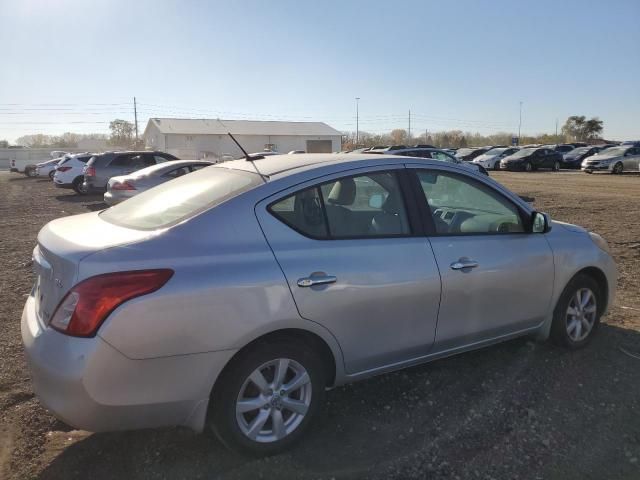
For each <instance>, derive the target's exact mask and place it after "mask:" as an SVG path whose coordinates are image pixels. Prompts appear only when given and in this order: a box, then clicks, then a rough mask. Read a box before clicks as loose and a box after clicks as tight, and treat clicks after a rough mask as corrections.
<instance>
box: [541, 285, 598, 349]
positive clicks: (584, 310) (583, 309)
mask: <svg viewBox="0 0 640 480" xmlns="http://www.w3.org/2000/svg"><path fill="white" fill-rule="evenodd" d="M603 301H604V299H603V296H602V292H601V291H600V286H599V285H598V282H596V281H595V280H594V279H593V278H592V277H590V276H589V275H585V274H578V275H576V276H575V277H573V278H572V279H571V281H570V282H569V283H568V284H567V286H566V287H565V289H564V291H563V292H562V295H561V296H560V299H559V300H558V303H557V305H556V308H555V310H554V311H553V322H552V324H551V339H552V340H553V341H554V342H555V343H557V344H558V345H562V346H564V347H567V348H570V349H578V348H582V347H584V346H585V345H586V344H587V343H589V341H590V340H591V338H592V337H593V334H594V333H595V331H596V330H597V328H598V325H599V323H600V316H601V315H602V308H603V306H604V304H603Z"/></svg>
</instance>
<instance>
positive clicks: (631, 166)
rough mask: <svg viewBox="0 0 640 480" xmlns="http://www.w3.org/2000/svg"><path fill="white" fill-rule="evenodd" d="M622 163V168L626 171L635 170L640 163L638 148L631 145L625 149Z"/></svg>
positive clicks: (639, 149) (639, 150)
mask: <svg viewBox="0 0 640 480" xmlns="http://www.w3.org/2000/svg"><path fill="white" fill-rule="evenodd" d="M622 164H623V165H624V169H625V170H626V171H628V172H629V171H631V172H635V171H637V170H638V165H639V164H640V148H639V147H632V148H630V149H629V150H627V152H626V153H625V156H624V157H623V160H622Z"/></svg>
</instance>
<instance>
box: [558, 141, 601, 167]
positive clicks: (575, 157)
mask: <svg viewBox="0 0 640 480" xmlns="http://www.w3.org/2000/svg"><path fill="white" fill-rule="evenodd" d="M600 150H601V147H599V146H595V147H594V146H592V147H578V148H574V149H573V150H571V151H570V152H569V153H565V154H564V155H563V156H562V166H563V167H564V168H580V166H581V165H582V161H583V160H584V159H585V158H587V157H590V156H591V155H595V154H596V153H598V152H600Z"/></svg>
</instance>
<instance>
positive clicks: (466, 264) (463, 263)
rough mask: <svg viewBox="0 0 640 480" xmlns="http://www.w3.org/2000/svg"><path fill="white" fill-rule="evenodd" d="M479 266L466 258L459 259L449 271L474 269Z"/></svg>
mask: <svg viewBox="0 0 640 480" xmlns="http://www.w3.org/2000/svg"><path fill="white" fill-rule="evenodd" d="M478 265H479V263H478V262H476V261H475V260H469V259H468V258H461V259H460V260H458V261H457V262H453V263H452V264H451V265H450V266H451V270H464V269H465V268H476V267H477V266H478Z"/></svg>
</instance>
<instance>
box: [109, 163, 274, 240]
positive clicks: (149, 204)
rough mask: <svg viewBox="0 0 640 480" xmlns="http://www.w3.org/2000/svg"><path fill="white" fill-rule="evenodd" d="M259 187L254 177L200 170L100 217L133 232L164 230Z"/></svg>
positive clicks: (244, 173) (117, 206) (210, 169)
mask: <svg viewBox="0 0 640 480" xmlns="http://www.w3.org/2000/svg"><path fill="white" fill-rule="evenodd" d="M261 183H262V179H261V178H260V176H259V175H257V174H255V173H251V172H244V171H240V170H231V169H228V168H224V167H211V168H203V169H202V170H199V171H197V172H194V173H191V174H189V175H185V176H183V177H178V178H176V179H175V180H170V181H168V182H166V183H163V184H161V185H158V186H157V187H154V188H152V189H149V190H147V191H145V192H142V193H140V194H139V195H136V196H135V197H132V198H130V199H128V200H126V201H124V202H122V203H120V204H118V205H115V206H113V207H111V208H109V209H107V210H105V211H103V212H102V213H101V214H100V216H101V218H102V219H103V220H106V221H107V222H110V223H114V224H116V225H120V226H123V227H127V228H134V229H137V230H154V229H157V228H165V227H168V226H171V225H174V224H176V223H178V222H181V221H182V220H185V219H187V218H189V217H192V216H194V215H197V214H198V213H200V212H203V211H204V210H207V209H209V208H212V207H215V206H216V205H219V204H221V203H222V202H225V201H226V200H229V199H230V198H233V197H235V196H237V195H240V194H241V193H243V192H246V191H247V190H251V189H252V188H254V187H256V186H258V185H260V184H261Z"/></svg>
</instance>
